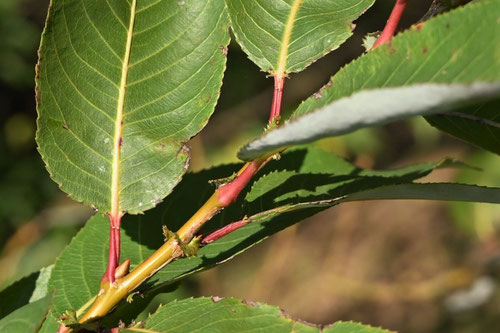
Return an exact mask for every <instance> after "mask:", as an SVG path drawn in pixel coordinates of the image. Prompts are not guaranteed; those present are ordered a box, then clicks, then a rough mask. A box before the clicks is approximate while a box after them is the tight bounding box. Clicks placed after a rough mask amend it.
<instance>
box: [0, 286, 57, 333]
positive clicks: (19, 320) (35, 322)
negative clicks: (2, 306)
mask: <svg viewBox="0 0 500 333" xmlns="http://www.w3.org/2000/svg"><path fill="white" fill-rule="evenodd" d="M51 300H52V295H47V296H45V297H44V298H42V299H39V300H38V301H34V302H33V303H30V304H28V305H25V306H23V307H22V308H19V309H17V310H16V311H14V312H12V313H11V314H9V315H8V316H6V317H4V318H3V319H2V320H0V332H27V333H28V332H33V333H35V332H38V329H39V328H40V326H41V325H42V322H43V321H44V319H45V316H46V315H47V311H48V309H49V305H50V302H51Z"/></svg>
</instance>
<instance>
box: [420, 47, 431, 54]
mask: <svg viewBox="0 0 500 333" xmlns="http://www.w3.org/2000/svg"><path fill="white" fill-rule="evenodd" d="M427 51H429V49H428V48H427V45H424V48H423V49H422V53H423V54H426V53H427Z"/></svg>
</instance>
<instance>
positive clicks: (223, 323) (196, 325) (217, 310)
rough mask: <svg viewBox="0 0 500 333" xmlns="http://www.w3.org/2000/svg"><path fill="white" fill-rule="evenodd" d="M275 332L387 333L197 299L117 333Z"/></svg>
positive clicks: (236, 302) (174, 304)
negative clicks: (321, 322) (322, 325)
mask: <svg viewBox="0 0 500 333" xmlns="http://www.w3.org/2000/svg"><path fill="white" fill-rule="evenodd" d="M141 329H146V330H147V332H164V333H167V332H179V333H182V332H186V333H187V332H194V331H199V332H213V333H216V332H220V333H236V332H238V333H240V332H241V333H244V332H255V331H261V332H276V333H290V332H296V333H319V332H330V333H347V332H349V333H389V331H387V330H383V329H380V328H374V327H371V326H366V325H362V324H358V323H352V322H337V323H335V324H332V325H329V326H328V327H327V328H323V327H321V326H320V325H314V324H308V323H306V322H304V321H300V320H295V319H293V318H291V317H290V316H289V315H288V314H287V313H285V312H284V311H282V310H280V308H278V307H275V306H271V305H267V304H264V303H255V302H247V301H244V300H240V299H236V298H220V297H212V298H207V297H201V298H191V299H186V300H182V301H175V302H171V303H168V304H166V305H164V306H162V307H161V308H160V309H159V310H158V311H157V312H156V313H154V314H153V315H152V316H151V317H150V318H149V319H148V320H147V321H146V325H145V327H142V326H141V327H140V329H134V328H133V327H132V328H128V329H124V330H120V332H143V331H141Z"/></svg>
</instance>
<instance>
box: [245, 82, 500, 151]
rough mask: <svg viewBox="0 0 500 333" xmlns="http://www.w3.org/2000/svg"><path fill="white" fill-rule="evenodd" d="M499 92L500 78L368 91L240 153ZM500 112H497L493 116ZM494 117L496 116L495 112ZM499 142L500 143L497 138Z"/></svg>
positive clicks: (300, 141) (310, 115)
mask: <svg viewBox="0 0 500 333" xmlns="http://www.w3.org/2000/svg"><path fill="white" fill-rule="evenodd" d="M499 96H500V82H496V83H475V84H471V85H462V84H452V85H446V84H435V83H428V84H416V85H411V86H407V87H396V88H382V89H374V90H364V91H361V92H357V93H355V94H353V95H352V96H350V97H344V98H341V99H339V100H336V101H334V102H332V103H331V104H328V105H326V106H324V107H322V108H320V109H318V110H316V111H314V112H310V113H308V114H305V115H303V116H301V117H298V118H296V119H294V120H292V121H289V122H287V123H286V124H285V125H284V126H281V127H279V128H276V129H273V130H270V131H268V132H266V133H265V134H264V135H263V136H262V137H260V138H259V139H257V140H254V141H253V142H251V143H249V144H248V145H246V146H245V147H243V148H242V149H241V150H240V151H239V153H238V157H239V158H241V159H243V160H253V159H254V158H257V157H259V156H261V155H264V154H266V153H268V152H271V151H275V150H277V149H278V148H282V147H287V146H291V145H296V144H303V143H308V142H312V141H315V140H318V139H321V138H324V137H330V136H337V135H342V134H346V133H350V132H353V131H355V130H357V129H360V128H365V127H372V126H377V125H383V124H386V123H389V122H393V121H397V120H402V119H407V118H410V117H413V116H417V115H430V114H435V113H438V112H442V111H447V110H449V109H453V108H456V107H458V106H467V105H471V104H477V103H478V102H480V101H486V100H491V99H494V98H496V97H499ZM445 114H446V113H445ZM497 115H498V113H496V114H495V117H496V116H497ZM452 116H453V114H452ZM491 116H492V117H493V114H492V115H491ZM443 117H447V115H446V116H443ZM497 130H500V128H497ZM499 138H500V136H499ZM496 143H497V146H499V147H500V145H498V143H499V142H496ZM490 145H493V143H490ZM497 149H500V148H497Z"/></svg>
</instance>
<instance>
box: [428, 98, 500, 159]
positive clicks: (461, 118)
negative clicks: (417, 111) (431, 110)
mask: <svg viewBox="0 0 500 333" xmlns="http://www.w3.org/2000/svg"><path fill="white" fill-rule="evenodd" d="M498 110H500V99H497V100H494V101H491V102H488V103H483V104H479V105H477V106H475V107H469V108H460V109H457V110H454V111H453V112H448V113H446V114H443V115H435V116H430V117H426V119H427V121H428V122H429V123H430V124H431V125H432V126H435V127H436V128H438V129H440V130H442V131H445V132H447V133H449V134H452V135H454V136H456V137H458V138H460V139H463V140H465V141H468V142H470V143H473V144H475V145H477V146H479V147H482V148H484V149H487V150H489V151H492V152H494V153H497V154H500V112H498Z"/></svg>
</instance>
